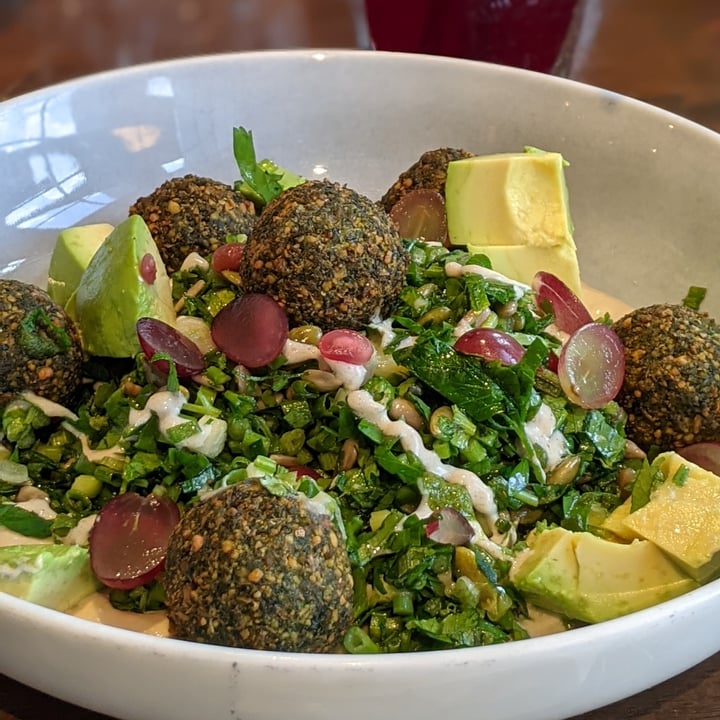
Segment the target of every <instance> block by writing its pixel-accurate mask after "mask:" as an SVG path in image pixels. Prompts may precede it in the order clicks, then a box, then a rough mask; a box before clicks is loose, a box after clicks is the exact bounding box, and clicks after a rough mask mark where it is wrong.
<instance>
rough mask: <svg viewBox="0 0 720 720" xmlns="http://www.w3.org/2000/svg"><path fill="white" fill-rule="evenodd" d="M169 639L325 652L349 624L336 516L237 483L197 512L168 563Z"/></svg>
mask: <svg viewBox="0 0 720 720" xmlns="http://www.w3.org/2000/svg"><path fill="white" fill-rule="evenodd" d="M164 584H165V593H166V602H167V607H168V618H169V621H170V631H171V633H172V634H173V635H174V636H175V637H178V638H181V639H183V640H192V641H195V642H203V643H209V644H213V645H226V646H229V647H243V648H250V649H255V650H274V651H288V652H328V651H332V650H335V649H337V648H338V647H339V646H340V643H341V641H342V638H343V635H344V634H345V632H346V630H347V629H348V628H349V626H350V623H351V621H352V575H351V570H350V561H349V559H348V555H347V551H346V549H345V543H344V541H343V538H342V537H341V536H340V534H339V533H338V531H337V529H336V528H335V526H334V525H333V523H332V521H331V519H330V516H329V515H327V514H325V513H324V512H323V511H322V510H321V509H318V508H316V507H315V506H314V505H313V504H312V502H310V501H309V500H307V498H306V497H305V496H304V495H285V496H275V495H271V494H270V493H269V492H268V491H267V490H266V489H265V488H264V487H263V486H262V485H261V484H260V483H259V482H256V481H248V482H244V483H239V484H237V485H232V486H230V487H228V488H226V489H224V490H222V491H220V492H218V493H215V494H213V495H211V496H210V497H209V498H206V499H204V500H201V501H200V502H198V503H197V504H196V505H194V506H193V507H191V508H190V510H188V512H187V513H186V514H185V515H184V517H183V518H182V519H181V521H180V523H179V525H178V526H177V527H176V528H175V530H174V531H173V534H172V536H171V538H170V543H169V546H168V551H167V557H166V561H165V581H164Z"/></svg>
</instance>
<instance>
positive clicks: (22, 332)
mask: <svg viewBox="0 0 720 720" xmlns="http://www.w3.org/2000/svg"><path fill="white" fill-rule="evenodd" d="M82 364H83V353H82V346H81V343H80V335H79V333H78V330H77V328H76V326H75V324H74V323H73V321H72V320H71V319H70V317H69V316H68V314H67V313H66V312H65V310H64V309H63V308H62V307H60V305H58V304H57V303H55V302H54V301H53V300H52V299H51V298H50V296H49V295H48V294H47V293H46V292H45V291H43V290H41V289H40V288H38V287H36V286H34V285H31V284H29V283H24V282H20V281H19V280H10V279H0V404H5V403H7V402H8V401H9V400H11V399H12V398H13V397H14V396H15V395H17V394H18V393H21V392H24V391H31V392H34V393H36V394H37V395H40V396H42V397H45V398H47V399H48V400H52V401H54V402H57V403H61V404H68V403H69V402H70V401H71V400H72V398H73V397H74V396H75V394H76V392H77V390H78V388H79V386H80V382H81V380H82Z"/></svg>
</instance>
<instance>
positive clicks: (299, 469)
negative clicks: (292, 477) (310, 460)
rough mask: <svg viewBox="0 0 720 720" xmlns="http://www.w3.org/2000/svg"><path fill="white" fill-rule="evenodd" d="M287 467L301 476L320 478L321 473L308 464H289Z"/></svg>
mask: <svg viewBox="0 0 720 720" xmlns="http://www.w3.org/2000/svg"><path fill="white" fill-rule="evenodd" d="M287 469H288V470H290V471H292V472H294V473H295V474H296V475H297V476H298V477H299V478H301V477H309V478H312V479H313V480H319V479H320V473H319V472H318V471H317V470H313V468H311V467H308V466H307V465H288V467H287Z"/></svg>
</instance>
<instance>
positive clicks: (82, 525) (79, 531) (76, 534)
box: [62, 514, 97, 546]
mask: <svg viewBox="0 0 720 720" xmlns="http://www.w3.org/2000/svg"><path fill="white" fill-rule="evenodd" d="M96 517H97V515H95V514H93V515H87V516H86V517H84V518H80V520H78V524H77V525H76V526H75V527H74V528H71V529H70V531H69V532H68V534H67V535H66V536H65V537H64V538H63V539H62V541H63V543H64V544H65V545H82V546H87V545H88V543H89V542H90V530H91V529H92V526H93V525H94V524H95V518H96Z"/></svg>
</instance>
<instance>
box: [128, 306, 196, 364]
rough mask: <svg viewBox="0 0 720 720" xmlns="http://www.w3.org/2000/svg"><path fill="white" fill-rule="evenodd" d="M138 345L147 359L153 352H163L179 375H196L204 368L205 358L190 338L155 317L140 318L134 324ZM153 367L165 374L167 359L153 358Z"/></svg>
mask: <svg viewBox="0 0 720 720" xmlns="http://www.w3.org/2000/svg"><path fill="white" fill-rule="evenodd" d="M135 330H136V332H137V336H138V340H139V341H140V347H141V348H142V351H143V352H144V353H145V356H146V357H147V358H148V360H149V359H150V358H151V357H152V356H153V355H154V354H155V353H165V354H167V355H168V356H169V357H170V359H171V360H172V361H173V362H174V363H175V368H176V370H177V374H178V376H179V377H190V376H191V375H197V374H198V373H199V372H202V371H203V370H204V369H205V358H204V357H203V354H202V352H200V348H199V347H198V346H197V345H196V344H195V343H194V342H193V341H192V340H190V338H188V337H186V336H185V335H183V334H182V333H180V332H178V331H177V330H176V329H175V328H174V327H172V325H168V324H167V323H165V322H163V321H162V320H157V319H156V318H147V317H146V318H140V319H139V320H138V321H137V323H136V325H135ZM153 367H155V368H157V370H159V371H160V372H162V373H164V374H167V372H168V370H169V367H168V362H167V360H155V362H153Z"/></svg>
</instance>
